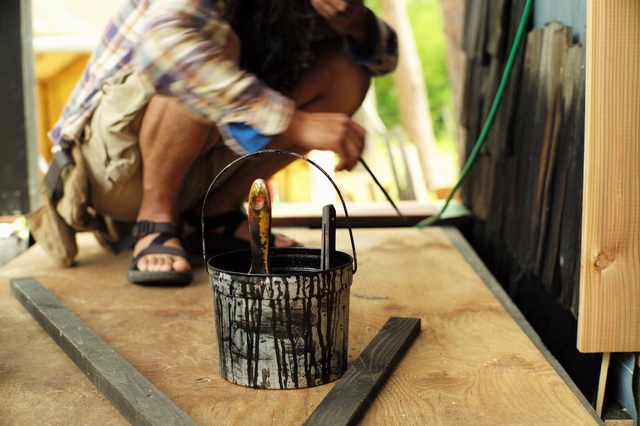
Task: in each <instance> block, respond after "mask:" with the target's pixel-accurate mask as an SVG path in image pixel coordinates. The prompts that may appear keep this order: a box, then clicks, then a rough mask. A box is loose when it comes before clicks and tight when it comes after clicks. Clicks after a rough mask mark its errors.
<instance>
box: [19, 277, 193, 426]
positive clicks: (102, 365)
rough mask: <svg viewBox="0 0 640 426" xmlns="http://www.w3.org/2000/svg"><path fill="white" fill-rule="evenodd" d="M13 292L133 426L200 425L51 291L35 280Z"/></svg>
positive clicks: (23, 280) (23, 281)
mask: <svg viewBox="0 0 640 426" xmlns="http://www.w3.org/2000/svg"><path fill="white" fill-rule="evenodd" d="M11 290H12V292H13V294H14V296H15V297H16V299H18V300H19V301H20V303H22V305H23V306H24V307H25V309H26V310H27V311H29V313H31V315H32V316H33V317H34V318H35V319H36V321H38V323H40V325H41V326H42V328H44V330H45V331H46V332H47V333H48V334H49V336H51V338H52V339H53V340H54V341H55V342H56V343H57V344H58V345H59V346H60V348H62V350H64V351H65V353H66V354H67V355H68V356H69V358H71V359H72V360H73V362H74V363H75V364H76V365H77V366H78V367H79V368H80V369H81V370H82V371H83V372H84V373H85V374H86V375H87V377H88V378H89V379H90V380H91V381H92V382H93V384H95V385H96V387H97V388H98V389H99V390H100V391H101V392H102V393H103V394H104V395H105V396H106V397H107V398H109V400H110V401H111V403H112V404H113V405H114V406H115V407H116V408H117V409H118V410H119V411H120V412H121V413H122V415H123V416H124V417H125V418H126V419H127V420H129V422H131V423H132V424H144V425H169V424H180V425H192V424H193V425H195V423H194V421H193V420H192V419H191V418H190V417H189V416H187V415H186V414H185V413H184V412H183V411H182V410H181V409H180V408H178V407H177V406H176V405H175V404H174V403H173V402H172V401H171V400H170V399H169V398H167V397H166V396H165V395H164V394H163V393H162V392H160V391H159V390H158V389H157V388H156V387H155V386H154V385H153V384H152V383H151V382H149V381H148V380H147V379H145V378H144V376H142V374H140V373H139V372H138V370H136V369H135V368H133V367H132V366H131V365H130V364H129V363H128V362H127V361H126V360H125V359H124V358H122V357H121V356H120V355H119V354H118V353H117V352H116V351H115V350H114V349H113V348H112V347H111V346H109V345H108V344H107V343H106V342H105V341H104V340H102V339H101V338H100V336H98V335H97V334H96V333H95V332H94V331H93V330H92V329H91V328H89V326H87V325H86V324H85V323H84V322H82V320H80V318H78V317H77V316H76V315H75V314H74V313H73V312H71V311H70V310H68V309H67V307H66V306H64V305H63V304H62V303H61V302H60V301H59V300H58V299H57V298H56V297H55V296H54V295H53V294H52V293H51V292H49V290H47V289H46V288H44V287H43V286H42V285H41V284H40V283H39V282H38V281H37V280H35V279H33V278H18V279H13V280H11Z"/></svg>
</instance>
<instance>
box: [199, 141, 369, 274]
mask: <svg viewBox="0 0 640 426" xmlns="http://www.w3.org/2000/svg"><path fill="white" fill-rule="evenodd" d="M263 154H284V155H290V156H293V157H296V158H299V159H301V160H304V161H306V162H307V163H309V164H311V165H312V166H314V167H315V168H316V169H318V170H319V171H320V172H321V173H322V174H323V175H324V176H325V177H326V178H327V179H328V180H329V182H331V185H333V188H334V189H335V190H336V192H337V193H338V197H340V202H341V203H342V209H343V210H344V215H345V219H346V220H347V228H348V230H349V238H350V239H351V251H352V252H353V273H354V274H355V273H356V271H357V270H358V260H357V258H356V245H355V243H354V241H353V230H352V229H351V220H350V219H349V213H348V211H347V204H346V203H345V201H344V198H343V197H342V193H341V192H340V189H339V188H338V185H336V183H335V182H334V181H333V179H331V176H329V174H328V173H327V172H325V171H324V169H323V168H322V167H320V166H319V165H318V164H317V163H315V162H314V161H312V160H310V159H308V158H307V157H305V156H303V155H300V154H298V153H295V152H291V151H286V150H283V149H263V150H260V151H256V152H253V153H251V154H246V155H243V156H242V157H239V158H237V159H235V160H234V161H232V162H231V163H229V164H227V165H226V166H225V168H224V169H222V170H221V171H220V173H218V175H217V176H216V177H215V178H214V179H213V181H212V182H211V184H210V185H209V188H208V189H207V192H206V194H205V196H204V201H203V203H202V215H201V228H202V256H203V258H204V264H205V265H206V264H207V247H206V245H207V243H206V241H207V239H206V238H205V232H206V231H207V230H206V229H205V220H204V218H205V210H206V206H207V198H208V197H209V193H210V192H211V190H212V189H213V188H214V187H215V184H216V182H217V180H218V179H219V178H220V177H221V176H222V175H223V174H225V173H226V172H227V171H228V170H229V169H230V168H231V167H233V166H234V165H236V164H237V163H239V162H240V161H244V160H245V159H247V158H249V157H259V156H261V155H263Z"/></svg>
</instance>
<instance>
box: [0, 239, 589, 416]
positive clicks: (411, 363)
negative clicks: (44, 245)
mask: <svg viewBox="0 0 640 426" xmlns="http://www.w3.org/2000/svg"><path fill="white" fill-rule="evenodd" d="M278 232H285V233H286V234H288V235H290V236H291V237H293V238H295V239H297V240H299V241H301V242H302V243H303V244H305V245H306V246H307V247H319V245H320V230H319V229H315V230H305V229H287V230H284V229H279V230H278ZM354 237H355V242H356V246H357V250H358V264H359V268H358V272H357V273H356V274H355V276H354V279H353V285H352V287H351V304H350V314H349V354H348V359H349V364H352V363H353V362H354V360H355V359H356V358H357V357H358V356H359V355H360V354H361V353H362V351H363V350H364V348H365V347H366V346H367V345H368V344H369V343H370V342H371V340H372V339H373V338H374V336H375V335H376V334H377V332H378V331H379V330H380V329H381V328H382V326H383V324H384V323H385V322H386V321H387V320H388V318H389V317H392V316H397V317H414V318H420V319H421V322H422V330H421V332H420V334H419V335H418V337H417V338H416V340H415V341H414V343H413V345H412V346H411V349H410V350H409V351H408V352H407V353H406V354H405V356H404V357H403V358H402V359H401V360H400V362H399V364H398V366H397V367H396V369H395V370H394V371H393V374H391V376H390V377H389V378H388V380H387V381H386V383H385V385H384V386H383V387H382V389H381V390H380V391H379V393H378V394H377V396H376V398H375V399H374V401H373V402H372V403H371V405H370V406H369V407H368V409H367V411H366V413H365V414H364V417H363V418H362V424H366V425H389V424H408V425H412V424H415V425H424V424H455V425H459V424H478V423H495V421H496V419H499V420H500V422H502V423H503V424H544V423H546V424H572V425H574V424H597V423H598V421H597V420H596V419H595V417H594V414H593V410H592V409H589V408H585V406H584V405H583V404H582V402H581V400H580V398H578V397H577V396H576V394H575V393H574V392H573V391H572V389H571V388H570V387H569V386H567V384H566V383H565V381H564V380H563V378H562V377H561V376H560V375H559V374H558V372H557V371H556V370H555V369H554V368H553V367H552V365H551V364H550V362H549V361H548V360H547V359H546V358H545V356H544V355H543V353H542V352H541V349H539V348H538V347H537V346H536V344H534V343H533V342H532V340H531V339H530V338H529V337H528V336H527V334H525V333H524V332H523V329H522V328H521V326H520V325H519V324H518V322H517V321H516V320H515V319H514V317H513V316H512V314H510V313H509V312H508V311H507V310H506V309H505V307H504V306H503V305H502V304H501V303H500V302H499V301H498V299H497V298H496V296H495V295H494V292H492V291H491V290H490V289H489V288H488V287H487V285H485V283H484V282H483V280H482V279H481V278H480V277H479V276H478V274H477V273H476V272H475V270H474V267H472V266H471V265H470V263H469V261H467V260H466V258H465V257H464V256H463V255H462V254H461V253H460V251H458V250H457V249H456V247H455V246H454V245H453V244H452V242H451V240H450V239H449V237H448V236H447V234H445V233H444V232H443V231H442V230H441V229H438V228H427V229H416V228H391V229H355V230H354ZM79 244H80V253H79V257H78V265H77V266H76V267H74V268H62V267H58V266H56V265H54V264H53V262H52V261H51V260H50V259H49V258H48V257H47V256H46V254H45V253H44V252H43V251H42V250H41V249H40V247H39V246H38V245H36V246H34V247H32V248H30V249H29V250H28V251H27V252H26V253H24V254H23V255H21V256H19V257H18V258H16V259H14V260H13V261H11V262H10V263H8V264H7V265H5V266H4V267H2V268H0V292H1V293H0V318H2V320H3V327H1V328H0V342H2V344H0V381H1V382H2V386H0V412H1V413H2V414H3V421H4V420H6V421H7V422H8V424H29V423H32V424H33V423H40V424H55V423H65V424H71V425H74V424H116V425H117V424H127V423H126V420H125V419H123V418H122V417H121V416H119V415H118V413H117V411H115V410H113V409H111V411H110V404H109V403H108V402H107V401H105V400H104V398H102V397H101V394H100V393H99V392H98V391H97V390H95V388H94V387H93V385H91V383H90V382H89V381H88V380H87V379H86V378H84V377H82V373H80V371H79V370H78V369H77V368H76V367H75V366H74V365H73V363H71V362H70V361H69V359H68V357H67V356H66V355H65V354H64V353H63V352H62V351H61V350H59V349H58V348H57V347H56V345H55V344H54V343H53V342H52V341H51V339H50V338H49V336H47V335H46V333H45V332H44V331H42V330H41V329H40V327H39V326H38V325H37V324H36V322H35V321H34V320H33V319H32V318H31V316H30V315H29V314H28V313H26V312H25V311H24V309H23V308H22V307H21V306H20V304H19V302H18V301H17V300H15V299H14V298H13V297H11V296H10V295H9V294H8V288H9V281H10V279H12V278H18V277H24V276H33V277H34V278H35V279H37V280H38V281H39V282H41V283H42V284H43V285H44V286H45V287H46V288H48V289H49V290H50V291H51V292H52V293H53V294H54V295H55V296H56V297H57V298H58V299H59V300H60V301H61V302H62V303H64V305H65V306H67V307H68V308H69V309H70V310H71V311H73V312H74V313H75V314H76V315H77V316H78V317H79V318H80V319H81V320H82V321H83V322H84V323H86V324H87V325H88V326H89V327H91V329H93V330H94V331H95V332H96V333H97V334H98V335H99V336H100V337H101V338H102V339H103V340H104V341H105V342H106V343H107V344H108V345H110V346H111V347H112V348H114V349H115V350H116V351H118V353H120V354H121V355H122V356H123V357H124V358H125V359H126V360H127V362H128V363H129V364H131V365H132V366H133V367H134V368H135V369H137V370H138V371H140V372H141V373H142V374H143V375H144V376H145V377H146V378H147V379H148V380H149V381H150V382H151V383H153V385H154V386H156V387H157V388H158V389H159V390H160V391H161V392H162V393H164V394H165V395H166V396H167V397H169V398H170V399H171V400H172V401H173V402H174V403H175V404H176V405H177V406H178V407H180V408H181V409H182V410H183V411H185V412H186V413H187V414H188V415H189V416H190V417H191V418H193V419H194V421H195V422H196V423H198V424H201V425H212V424H220V423H224V424H252V425H263V424H302V423H303V422H304V421H305V419H307V418H308V417H309V415H310V414H311V413H312V412H313V411H314V409H315V408H316V407H317V406H318V405H319V404H320V402H321V401H322V399H323V398H324V397H325V396H326V395H327V394H328V393H329V391H330V390H331V389H332V388H333V386H334V383H335V382H334V383H330V384H326V385H323V386H317V387H313V388H306V389H299V390H258V389H251V388H247V387H244V386H237V385H233V384H231V383H229V382H227V381H226V380H224V379H223V378H222V377H221V376H220V375H219V373H218V366H217V348H216V336H215V332H214V322H213V318H214V316H213V298H212V293H211V289H210V286H209V280H208V276H207V275H206V272H205V271H204V269H202V268H199V269H197V270H196V271H195V279H194V282H193V284H192V285H190V286H188V287H184V288H150V287H140V286H135V285H131V284H129V283H128V282H127V279H126V274H125V270H126V268H127V265H128V262H129V256H130V254H129V253H121V254H119V255H118V256H113V255H111V254H109V253H107V252H105V251H104V250H103V249H102V248H101V247H100V246H99V245H98V244H97V243H96V242H95V241H94V239H93V237H92V236H91V235H85V234H81V235H80V238H79ZM336 244H337V246H336V248H337V250H340V251H344V252H349V250H350V243H349V240H348V236H347V233H346V231H345V230H343V229H340V230H338V233H337V241H336ZM475 262H478V260H477V258H476V260H475ZM113 413H115V414H113Z"/></svg>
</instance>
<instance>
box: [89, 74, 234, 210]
mask: <svg viewBox="0 0 640 426" xmlns="http://www.w3.org/2000/svg"><path fill="white" fill-rule="evenodd" d="M101 89H102V91H103V97H102V99H101V101H100V104H99V105H98V107H97V109H96V110H95V112H94V114H93V118H92V119H91V122H90V124H89V126H88V128H87V129H86V138H85V142H84V143H83V144H82V145H81V151H82V155H83V157H84V159H85V163H86V167H87V174H88V178H89V193H90V198H91V200H90V203H91V205H92V206H93V207H94V208H95V209H96V211H97V212H98V213H101V214H102V215H104V216H107V217H109V218H111V219H114V220H116V221H124V222H131V221H134V220H135V219H136V215H137V213H138V209H139V208H140V201H141V199H142V167H141V157H140V149H139V146H138V133H139V131H140V123H141V122H142V117H143V116H144V112H145V109H146V106H147V104H148V102H149V101H150V99H151V97H152V96H153V95H154V93H155V91H154V89H153V87H151V86H150V84H149V83H148V82H146V81H145V80H144V79H143V78H142V77H141V76H140V75H139V74H138V73H137V72H135V71H133V72H132V71H130V70H129V71H126V72H120V73H116V75H114V76H113V77H111V78H109V79H108V80H106V81H105V82H104V83H103V85H102V87H101ZM237 158H238V155H237V154H235V153H234V152H233V151H231V150H230V149H229V148H227V147H226V146H225V145H224V144H223V143H222V142H219V143H218V144H216V146H215V147H214V148H213V149H211V150H210V151H209V152H207V153H206V154H204V155H203V156H201V157H200V158H198V159H197V160H196V162H195V163H194V165H193V166H192V168H191V170H190V171H189V173H188V175H187V177H186V179H185V182H184V185H183V188H182V191H181V198H180V206H179V208H180V211H184V210H186V209H189V208H191V207H193V206H195V205H196V204H197V203H198V202H199V201H201V200H202V197H204V194H205V193H206V191H207V188H208V187H209V185H210V183H211V181H212V180H213V179H214V178H215V177H216V175H217V174H218V173H219V172H220V171H221V170H222V169H223V168H224V167H225V166H226V165H227V164H229V163H230V162H232V161H233V160H235V159H237ZM167 161H171V159H170V158H167ZM150 172H151V173H153V171H150Z"/></svg>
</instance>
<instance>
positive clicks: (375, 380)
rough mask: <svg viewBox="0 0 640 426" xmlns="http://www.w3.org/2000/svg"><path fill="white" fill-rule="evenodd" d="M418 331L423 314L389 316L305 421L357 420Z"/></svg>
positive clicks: (346, 422) (335, 422)
mask: <svg viewBox="0 0 640 426" xmlns="http://www.w3.org/2000/svg"><path fill="white" fill-rule="evenodd" d="M419 332H420V318H400V317H391V318H389V320H388V321H387V323H386V324H385V325H384V326H383V327H382V329H381V330H380V331H379V332H378V334H377V335H376V336H375V337H374V338H373V340H372V341H371V343H369V345H368V346H367V347H366V348H365V349H364V351H363V352H362V354H360V356H359V357H358V359H356V361H355V362H354V363H353V365H352V366H351V367H350V368H349V369H348V370H347V372H346V373H345V374H344V375H343V376H342V378H341V379H340V381H339V382H338V383H337V384H336V385H335V386H334V388H333V389H332V390H331V391H330V392H329V393H328V394H327V396H326V397H325V398H324V399H323V400H322V402H321V403H320V405H318V407H317V408H316V409H315V411H314V412H313V413H311V416H309V418H308V419H307V421H306V422H305V423H304V424H305V425H328V424H330V425H336V426H337V425H351V424H355V423H356V422H357V421H358V420H359V419H360V417H361V416H362V414H363V413H364V410H366V408H367V407H368V405H369V403H370V402H371V401H372V400H373V398H374V396H375V394H376V392H377V391H378V390H379V389H380V388H381V387H382V385H383V384H384V382H385V380H386V379H387V377H388V376H389V374H391V371H392V370H393V369H394V368H395V366H396V364H397V363H398V362H399V361H400V358H402V355H404V353H405V352H406V351H407V349H408V348H409V346H410V345H411V343H412V342H413V340H414V339H415V337H416V336H417V335H418V333H419Z"/></svg>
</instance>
